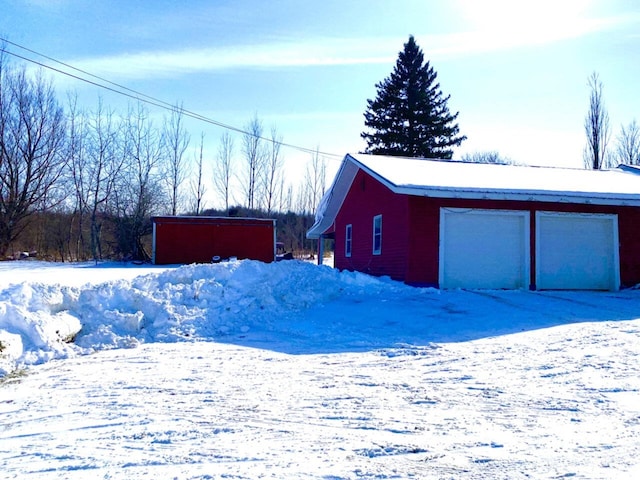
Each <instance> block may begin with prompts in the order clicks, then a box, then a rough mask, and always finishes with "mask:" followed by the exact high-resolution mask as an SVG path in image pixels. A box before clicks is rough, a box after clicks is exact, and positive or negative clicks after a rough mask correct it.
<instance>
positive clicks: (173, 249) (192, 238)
mask: <svg viewBox="0 0 640 480" xmlns="http://www.w3.org/2000/svg"><path fill="white" fill-rule="evenodd" d="M151 220H152V222H153V253H152V261H153V263H155V264H157V265H166V264H175V263H210V262H211V261H212V260H213V258H214V257H216V259H228V258H232V257H235V258H237V259H239V260H241V259H252V260H260V261H262V262H273V260H274V258H275V248H276V239H275V235H276V221H275V220H272V219H264V218H233V217H187V216H185V217H179V216H178V217H174V216H171V217H153V218H152V219H151Z"/></svg>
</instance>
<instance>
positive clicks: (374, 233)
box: [371, 215, 382, 255]
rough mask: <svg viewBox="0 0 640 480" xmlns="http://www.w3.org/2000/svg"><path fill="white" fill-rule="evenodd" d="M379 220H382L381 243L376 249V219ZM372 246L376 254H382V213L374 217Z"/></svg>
mask: <svg viewBox="0 0 640 480" xmlns="http://www.w3.org/2000/svg"><path fill="white" fill-rule="evenodd" d="M377 220H379V221H380V245H379V248H378V249H377V250H376V221H377ZM371 247H372V250H373V254H374V255H381V254H382V215H376V216H375V217H373V237H372V243H371Z"/></svg>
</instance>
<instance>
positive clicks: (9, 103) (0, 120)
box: [0, 45, 66, 256]
mask: <svg viewBox="0 0 640 480" xmlns="http://www.w3.org/2000/svg"><path fill="white" fill-rule="evenodd" d="M3 52H4V51H3V49H2V46H1V45H0V256H4V255H5V254H6V253H7V250H8V249H9V247H10V245H11V243H12V242H13V241H14V240H15V239H16V238H17V237H18V235H19V234H20V232H21V231H22V230H23V229H24V228H25V226H26V224H27V223H28V220H29V217H30V216H31V215H33V214H34V213H36V212H38V211H42V210H44V209H46V208H47V207H49V206H51V205H52V204H55V203H59V202H60V201H61V200H62V198H63V195H64V192H63V191H62V188H61V187H62V185H61V183H60V179H61V176H62V175H63V173H64V169H65V165H66V155H65V135H66V133H65V120H64V113H63V110H62V108H61V107H60V105H59V104H58V101H57V100H56V96H55V93H54V90H53V87H52V84H51V82H50V81H47V80H45V79H44V77H43V76H42V74H41V73H37V74H36V75H35V77H29V76H27V73H26V70H25V69H24V68H22V69H13V68H11V67H10V65H9V64H8V61H7V58H6V56H5V54H4V53H3Z"/></svg>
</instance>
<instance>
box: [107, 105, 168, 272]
mask: <svg viewBox="0 0 640 480" xmlns="http://www.w3.org/2000/svg"><path fill="white" fill-rule="evenodd" d="M124 127H125V130H124V134H123V137H124V141H125V145H124V150H123V153H124V155H125V163H124V165H123V169H122V172H121V175H120V177H119V184H118V188H117V189H116V194H115V196H114V198H115V203H114V205H115V209H116V212H115V213H116V218H117V224H116V235H117V242H118V251H119V252H120V253H121V254H122V255H125V256H130V257H131V258H132V259H135V260H149V258H150V257H149V254H148V252H147V251H146V250H145V249H144V245H143V242H142V240H143V237H144V236H145V235H147V234H150V233H151V231H152V227H151V216H152V215H154V214H157V213H159V210H160V208H161V206H162V204H163V200H164V198H163V197H164V192H163V190H162V186H161V183H160V182H161V180H160V178H159V177H160V175H159V171H158V168H159V166H160V162H161V159H162V146H161V142H160V134H159V132H158V130H157V129H156V128H155V127H154V126H153V123H152V122H151V120H150V119H149V117H148V113H147V111H146V110H145V109H144V107H143V106H142V105H141V104H138V105H137V107H136V108H130V109H129V112H128V114H127V117H126V118H125V120H124Z"/></svg>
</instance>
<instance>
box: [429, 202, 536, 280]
mask: <svg viewBox="0 0 640 480" xmlns="http://www.w3.org/2000/svg"><path fill="white" fill-rule="evenodd" d="M528 225H529V215H528V212H514V211H505V210H461V211H459V210H454V209H442V210H441V245H440V285H441V287H442V288H495V289H497V288H525V287H527V286H528V276H529V275H528V272H529V270H528V264H529V263H528V257H529V254H528V252H529V248H528V247H529V244H528V239H529V233H528V232H529V229H528Z"/></svg>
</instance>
